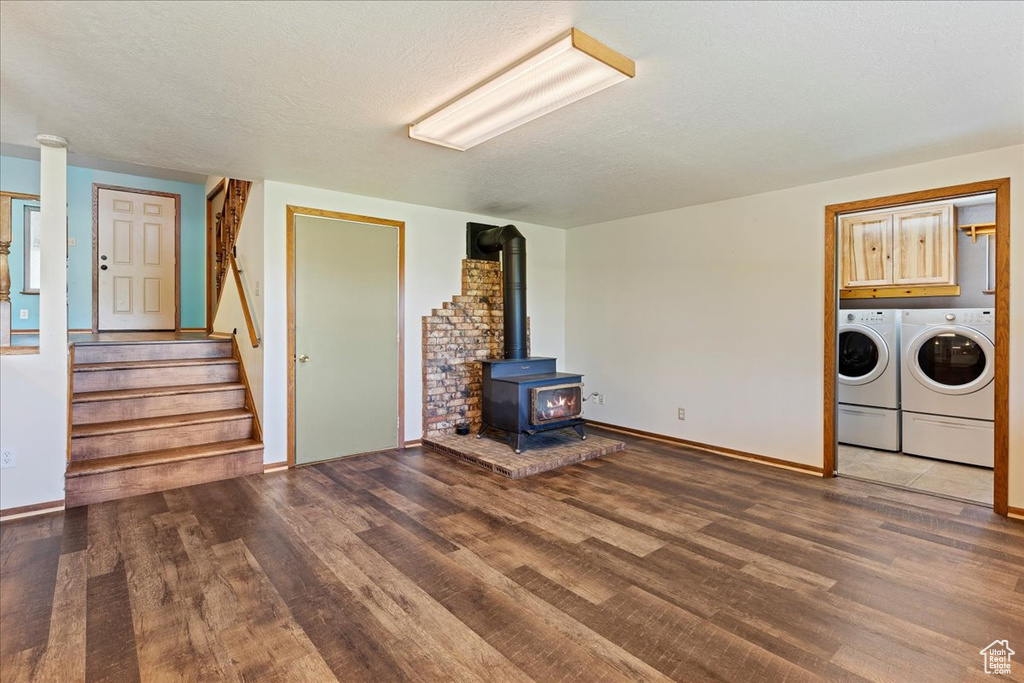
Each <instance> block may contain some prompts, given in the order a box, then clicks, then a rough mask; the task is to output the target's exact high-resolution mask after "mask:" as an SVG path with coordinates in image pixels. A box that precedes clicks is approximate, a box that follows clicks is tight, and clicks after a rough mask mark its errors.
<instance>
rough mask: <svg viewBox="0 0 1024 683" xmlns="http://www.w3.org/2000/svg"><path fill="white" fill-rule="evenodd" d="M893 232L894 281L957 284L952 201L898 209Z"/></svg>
mask: <svg viewBox="0 0 1024 683" xmlns="http://www.w3.org/2000/svg"><path fill="white" fill-rule="evenodd" d="M892 232H893V262H894V266H893V284H896V285H955V284H956V281H957V273H956V256H957V252H956V249H957V246H956V245H957V241H956V234H955V232H956V221H955V220H954V207H953V206H952V205H946V206H934V207H927V208H921V209H911V210H908V211H897V212H896V213H894V214H893V217H892Z"/></svg>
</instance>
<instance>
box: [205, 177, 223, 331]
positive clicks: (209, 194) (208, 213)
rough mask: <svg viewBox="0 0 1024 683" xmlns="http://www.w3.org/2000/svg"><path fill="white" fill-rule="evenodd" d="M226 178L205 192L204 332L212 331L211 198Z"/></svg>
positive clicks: (212, 250) (212, 252) (221, 190)
mask: <svg viewBox="0 0 1024 683" xmlns="http://www.w3.org/2000/svg"><path fill="white" fill-rule="evenodd" d="M227 187H228V179H227V178H226V177H224V178H221V179H220V182H219V183H217V184H216V185H214V187H213V189H212V190H210V191H209V192H207V193H206V259H205V262H206V332H207V333H208V334H209V333H210V332H213V304H214V301H213V282H212V280H211V278H210V273H211V272H212V271H213V259H214V249H213V200H214V198H215V197H216V196H217V195H218V194H220V193H221V192H223V191H224V190H226V189H227Z"/></svg>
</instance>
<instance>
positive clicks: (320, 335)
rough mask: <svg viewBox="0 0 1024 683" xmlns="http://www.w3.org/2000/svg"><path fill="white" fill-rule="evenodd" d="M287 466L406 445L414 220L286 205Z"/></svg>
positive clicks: (398, 447)
mask: <svg viewBox="0 0 1024 683" xmlns="http://www.w3.org/2000/svg"><path fill="white" fill-rule="evenodd" d="M286 226H287V228H286V240H287V245H286V262H287V286H288V291H287V300H288V380H289V381H288V465H289V466H295V465H305V464H309V463H314V462H321V461H324V460H332V459H336V458H341V457H347V456H351V455H358V454H363V453H370V452H377V451H383V450H391V449H400V448H402V447H403V445H404V426H403V416H404V402H405V401H404V381H403V377H404V361H403V358H404V344H405V334H404V297H405V287H404V269H405V223H403V222H401V221H392V220H388V219H383V218H374V217H371V216H359V215H355V214H347V213H340V212H335V211H324V210H320V209H310V208H303V207H296V206H288V207H287V217H286Z"/></svg>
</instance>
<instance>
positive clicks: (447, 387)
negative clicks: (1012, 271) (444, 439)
mask: <svg viewBox="0 0 1024 683" xmlns="http://www.w3.org/2000/svg"><path fill="white" fill-rule="evenodd" d="M503 320H504V316H503V314H502V307H501V264H500V263H498V262H497V261H477V260H471V259H465V260H463V261H462V294H460V295H456V296H453V297H452V300H451V301H446V302H444V304H442V306H441V308H435V309H434V310H433V311H432V312H431V314H430V315H428V316H424V317H423V434H424V436H437V435H439V434H454V433H455V426H456V425H458V424H460V423H462V422H468V423H469V424H470V427H471V429H474V430H475V429H478V428H479V427H480V392H481V383H482V379H481V368H480V361H481V360H485V359H487V358H501V357H502V351H503V349H502V345H503V344H504V336H505V335H504V333H503V332H502V323H503ZM527 349H529V320H527Z"/></svg>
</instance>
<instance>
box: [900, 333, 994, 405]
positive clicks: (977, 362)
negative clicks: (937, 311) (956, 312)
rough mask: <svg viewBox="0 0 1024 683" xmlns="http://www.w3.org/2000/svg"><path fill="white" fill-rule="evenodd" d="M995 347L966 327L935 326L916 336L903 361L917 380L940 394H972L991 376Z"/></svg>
mask: <svg viewBox="0 0 1024 683" xmlns="http://www.w3.org/2000/svg"><path fill="white" fill-rule="evenodd" d="M995 351H996V350H995V346H994V345H993V344H992V342H991V340H989V338H988V337H986V336H985V335H983V334H982V333H981V332H978V331H977V330H975V329H972V328H970V327H963V326H961V325H938V326H935V327H929V328H927V329H926V330H924V331H923V332H922V333H921V334H919V335H917V336H916V337H915V338H914V339H913V340H912V341H911V342H910V344H909V345H908V346H907V357H906V358H905V359H904V362H905V363H907V367H908V369H909V370H910V374H911V375H913V376H914V379H916V380H917V381H918V382H920V383H921V384H923V385H924V386H926V387H927V388H929V389H931V390H932V391H935V392H938V393H940V394H950V395H959V394H972V393H974V392H975V391H979V390H980V389H983V388H985V387H986V386H988V384H989V382H991V381H992V377H993V376H994V375H995V356H996V353H995Z"/></svg>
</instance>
